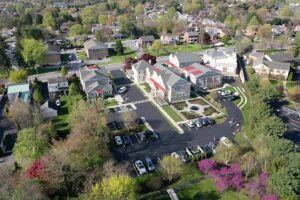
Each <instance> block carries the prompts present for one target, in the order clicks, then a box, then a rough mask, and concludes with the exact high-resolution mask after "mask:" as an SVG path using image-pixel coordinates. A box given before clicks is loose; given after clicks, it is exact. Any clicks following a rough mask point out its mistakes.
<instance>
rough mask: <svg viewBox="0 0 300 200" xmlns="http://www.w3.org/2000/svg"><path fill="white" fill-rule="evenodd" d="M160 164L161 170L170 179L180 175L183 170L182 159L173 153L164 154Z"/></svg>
mask: <svg viewBox="0 0 300 200" xmlns="http://www.w3.org/2000/svg"><path fill="white" fill-rule="evenodd" d="M159 165H160V170H161V172H162V173H163V175H164V176H165V177H166V178H167V179H168V180H169V181H172V180H174V179H175V178H176V177H178V176H179V175H180V173H181V171H182V163H181V161H180V160H178V159H176V158H174V157H173V156H171V155H168V156H164V157H163V158H162V159H161V160H160V161H159Z"/></svg>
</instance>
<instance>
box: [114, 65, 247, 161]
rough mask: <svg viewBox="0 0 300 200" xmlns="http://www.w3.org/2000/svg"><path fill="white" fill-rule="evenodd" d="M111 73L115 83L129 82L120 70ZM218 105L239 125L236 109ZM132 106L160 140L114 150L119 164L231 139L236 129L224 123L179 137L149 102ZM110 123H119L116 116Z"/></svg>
mask: <svg viewBox="0 0 300 200" xmlns="http://www.w3.org/2000/svg"><path fill="white" fill-rule="evenodd" d="M112 74H113V76H114V77H117V78H116V79H114V81H117V83H118V84H123V83H127V82H129V80H126V79H127V78H126V77H125V76H124V74H123V73H122V72H121V71H113V72H112ZM120 80H121V81H120ZM131 86H132V85H131ZM135 95H136V94H134V93H128V94H127V96H128V97H129V98H131V99H135V98H136V96H135ZM221 103H222V104H223V105H224V106H225V107H226V109H227V113H228V120H230V119H232V118H234V119H237V120H238V121H239V123H240V124H241V125H242V123H243V116H242V113H241V112H240V110H239V109H238V108H237V107H236V106H235V105H234V104H233V103H232V102H221ZM135 106H136V108H137V110H136V112H137V115H138V117H145V118H146V120H147V121H148V122H149V124H150V125H151V127H152V128H153V129H154V130H155V131H156V132H157V133H158V134H159V135H160V139H159V140H156V141H154V142H146V143H137V144H133V145H130V146H127V147H120V148H117V149H115V150H114V155H115V158H116V159H117V160H120V161H123V160H129V161H134V160H136V159H143V158H144V157H145V156H150V157H152V158H156V157H158V156H162V155H165V154H169V153H172V152H174V151H177V150H182V149H184V148H186V147H190V146H193V145H204V144H206V143H208V142H210V141H214V139H219V138H220V137H222V136H226V137H228V138H233V134H232V132H233V131H234V130H235V129H236V127H232V126H230V125H229V123H228V120H227V121H226V122H224V123H223V124H218V125H212V126H210V127H204V128H200V129H197V130H196V129H192V130H191V131H190V130H188V129H186V128H185V133H184V134H182V135H179V134H178V133H176V131H175V130H174V129H173V127H172V126H171V125H170V124H169V123H168V122H167V121H166V120H165V119H164V117H163V116H162V115H161V114H160V112H159V111H158V110H157V109H156V108H155V107H154V106H153V105H152V104H151V103H150V102H145V103H140V104H136V105H135ZM111 121H119V122H120V121H121V120H120V114H119V113H111V114H110V116H109V122H111Z"/></svg>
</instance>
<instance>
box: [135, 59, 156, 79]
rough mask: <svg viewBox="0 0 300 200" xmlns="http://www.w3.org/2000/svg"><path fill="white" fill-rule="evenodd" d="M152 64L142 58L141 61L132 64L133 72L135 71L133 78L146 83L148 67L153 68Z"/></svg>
mask: <svg viewBox="0 0 300 200" xmlns="http://www.w3.org/2000/svg"><path fill="white" fill-rule="evenodd" d="M151 67H152V65H151V64H150V63H149V62H147V61H145V60H140V61H139V62H137V63H135V64H133V65H132V68H131V69H132V73H133V80H134V81H135V82H136V83H144V82H145V81H146V72H147V69H148V68H151Z"/></svg>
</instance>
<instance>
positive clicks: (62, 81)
mask: <svg viewBox="0 0 300 200" xmlns="http://www.w3.org/2000/svg"><path fill="white" fill-rule="evenodd" d="M68 89H69V83H68V79H67V77H57V78H50V79H48V92H49V96H56V95H66V94H67V91H68Z"/></svg>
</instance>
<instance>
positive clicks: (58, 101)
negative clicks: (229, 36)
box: [55, 99, 61, 107]
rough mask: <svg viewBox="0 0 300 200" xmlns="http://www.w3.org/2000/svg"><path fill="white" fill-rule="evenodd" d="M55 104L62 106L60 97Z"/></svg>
mask: <svg viewBox="0 0 300 200" xmlns="http://www.w3.org/2000/svg"><path fill="white" fill-rule="evenodd" d="M55 104H56V106H57V107H59V106H61V102H60V100H59V99H57V100H56V101H55Z"/></svg>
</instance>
